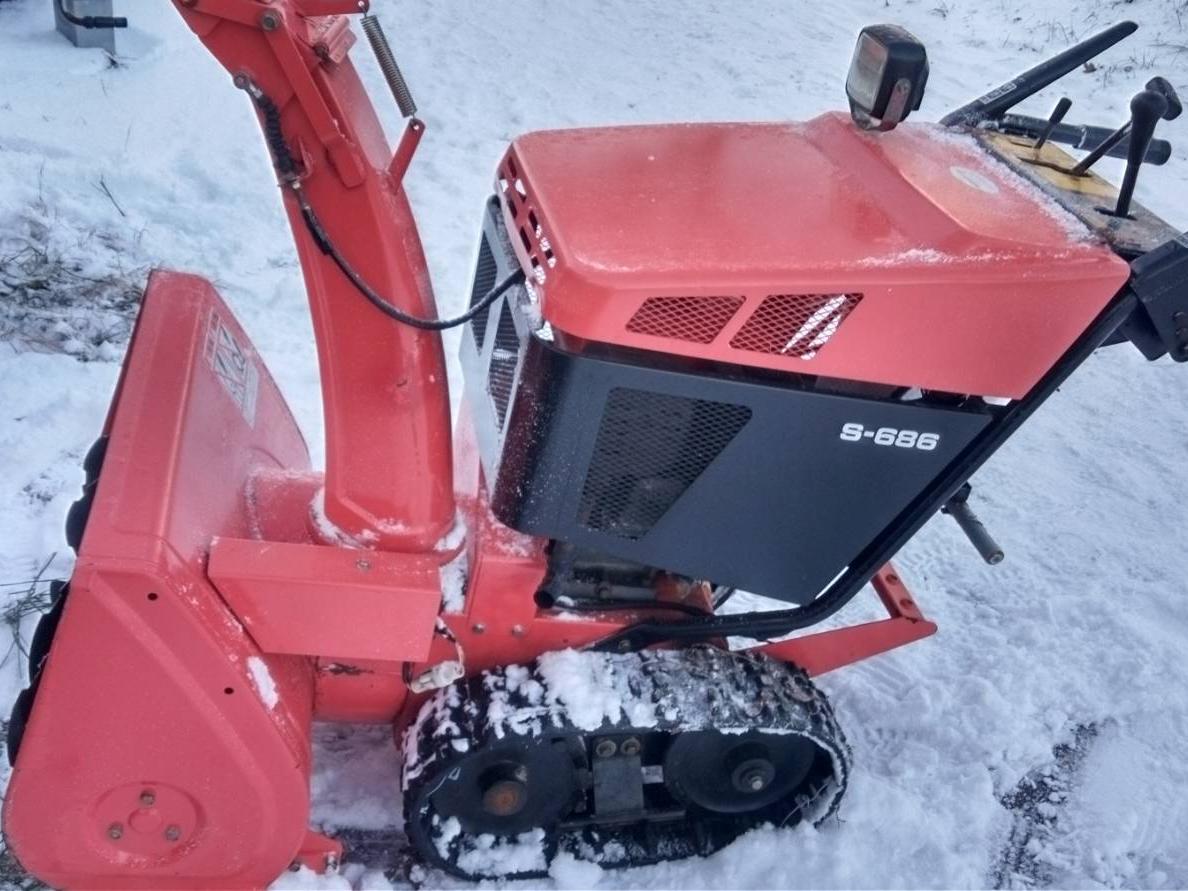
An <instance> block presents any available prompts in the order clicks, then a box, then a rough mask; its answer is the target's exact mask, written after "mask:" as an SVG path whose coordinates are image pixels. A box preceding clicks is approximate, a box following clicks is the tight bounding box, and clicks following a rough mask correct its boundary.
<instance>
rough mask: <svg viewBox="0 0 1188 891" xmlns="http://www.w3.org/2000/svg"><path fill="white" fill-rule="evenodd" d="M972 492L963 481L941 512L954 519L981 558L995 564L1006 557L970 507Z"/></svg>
mask: <svg viewBox="0 0 1188 891" xmlns="http://www.w3.org/2000/svg"><path fill="white" fill-rule="evenodd" d="M972 494H973V487H972V486H970V484H969V483H965V484H964V485H963V486H962V487H961V488H960V489H958V490H957V491H956V492H954V493H953V497H952V498H950V499H949V500H948V501H947V502H945V506H944V507H942V508H941V513H946V514H948V515H949V516H950V517H952V518H953V519H954V520H956V521H957V525H958V526H960V527H961V531H962V532H964V533H965V537H966V538H968V539H969V543H970V544H972V545H973V546H974V547H975V548H977V551H978V553H979V554H981V555H982V559H983V560H985V561H986V562H987V563H989V564H990V565H991V566H996V565H998V564H999V563H1001V562H1002V561H1003V558H1004V557H1006V552H1005V551H1004V550H1003V549H1002V548H1001V547H999V544H998V542H996V541H995V540H994V537H993V536H992V535H991V534H990V533H989V532H987V531H986V527H985V526H983V525H982V521H981V520H979V519H978V517H977V514H975V513H974V512H973V510H971V509H970V506H969V496H970V495H972Z"/></svg>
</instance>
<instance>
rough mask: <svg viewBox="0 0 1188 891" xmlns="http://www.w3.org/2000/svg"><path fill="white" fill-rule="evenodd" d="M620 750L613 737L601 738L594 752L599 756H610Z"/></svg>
mask: <svg viewBox="0 0 1188 891" xmlns="http://www.w3.org/2000/svg"><path fill="white" fill-rule="evenodd" d="M618 750H619V747H618V746H617V745H615V741H614V740H613V739H600V740H598V742H597V744H596V745H595V746H594V754H595V755H597V756H598V757H599V758H610V757H611V756H612V755H614V754H615V752H617V751H618Z"/></svg>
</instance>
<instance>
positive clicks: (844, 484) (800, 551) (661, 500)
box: [462, 202, 992, 603]
mask: <svg viewBox="0 0 1188 891" xmlns="http://www.w3.org/2000/svg"><path fill="white" fill-rule="evenodd" d="M517 262H518V261H517V259H516V257H515V254H514V252H513V251H512V249H511V246H510V244H509V241H508V237H507V234H506V230H505V228H504V227H503V225H502V223H501V220H500V218H499V209H498V206H497V204H496V203H495V202H492V203H491V204H490V205H489V206H488V213H487V217H486V220H485V225H484V230H483V242H482V246H481V248H480V256H479V268H478V271H477V274H476V277H475V286H474V295H475V296H476V297H478V298H481V296H482V295H483V294H484V293H485V292H486V290H487V289H488V288H489V287H490V286H489V285H488V284H487V283H488V282H493V281H497V280H501V279H502V278H503V277H504V276H505V275H507V273H508V271H509V270H511V269H514V268H515V264H516V263H517ZM550 336H551V333H550V329H549V328H548V326H545V325H541V324H540V321H539V310H538V306H537V304H536V303H535V301H534V299H533V294H532V292H531V291H530V289H529V288H526V287H524V286H520V287H517V288H514V289H512V290H511V291H509V292H508V295H507V297H506V298H505V299H503V300H500V301H499V302H497V303H496V304H495V305H494V306H492V307H491V310H490V312H489V313H487V314H486V315H485V316H483V317H482V318H481V319H476V321H475V323H474V324H473V325H472V326H471V330H470V331H469V332H468V334H467V336H465V337H464V345H463V355H462V358H463V364H464V368H465V370H466V378H467V386H468V401H469V404H470V407H471V409H472V412H473V414H474V421H475V430H476V436H477V439H478V442H479V447H480V452H481V455H482V459H483V470H484V474H485V477H486V481H487V488H488V493H489V495H490V497H491V502H492V507H493V509H494V511H495V514H496V515H497V516H498V517H499V519H500V520H501V521H503V522H504V523H506V524H507V525H509V526H512V527H513V528H515V529H518V530H520V531H522V532H527V533H531V534H534V535H540V536H544V537H548V538H554V539H560V540H562V541H567V542H571V543H574V544H577V545H580V546H582V547H586V548H590V549H592V550H596V551H600V552H602V553H606V554H612V555H615V556H617V557H621V558H623V559H628V560H633V561H636V562H638V563H641V564H644V565H647V566H655V567H659V568H662V569H666V570H670V571H674V572H679V573H681V574H684V575H689V576H692V577H694V578H701V579H708V580H711V581H713V582H715V583H718V584H726V585H732V586H736V587H740V588H745V589H747V590H750V591H756V592H760V593H763V594H766V595H769V596H772V597H776V598H779V599H782V600H787V601H790V602H793V603H806V602H808V601H809V600H811V599H813V598H814V597H815V596H816V595H817V594H818V593H819V592H820V591H821V590H823V589H824V588H825V587H826V586H827V585H828V584H829V582H830V581H831V580H832V579H833V578H834V577H835V576H837V575H838V573H839V572H841V571H842V570H843V569H844V568H845V567H846V566H848V565H849V564H850V562H851V561H852V560H853V559H854V558H855V557H856V556H857V555H858V554H859V553H861V552H862V551H863V549H864V548H866V547H867V546H868V545H870V544H871V542H872V541H874V540H875V539H876V537H878V536H879V535H880V534H881V533H882V531H883V530H884V529H886V528H887V527H888V526H890V525H891V524H892V522H893V521H894V519H895V518H896V517H897V516H898V515H899V514H900V513H901V512H902V511H903V510H904V509H905V508H906V507H907V506H908V504H909V503H910V502H911V501H912V499H913V498H915V497H916V496H917V495H918V494H919V493H920V492H921V491H922V490H923V489H924V488H925V487H926V485H927V484H928V483H930V482H931V481H932V480H933V479H934V478H935V477H936V476H937V475H938V474H939V473H940V472H941V471H942V470H943V469H944V468H945V467H946V466H947V465H948V464H949V463H950V462H951V461H953V460H954V459H956V458H957V456H958V455H960V453H961V452H962V451H963V450H964V449H965V448H966V446H968V445H969V443H970V442H971V441H972V440H973V439H974V438H975V437H976V436H977V435H978V434H979V433H980V432H981V431H982V430H983V429H984V428H985V427H986V425H987V424H988V423H989V422H990V421H991V417H992V415H991V409H990V408H989V407H988V406H986V405H985V403H983V402H981V401H980V400H965V401H963V402H961V403H960V404H958V405H955V406H952V407H938V406H937V405H935V404H925V402H924V401H922V400H915V401H904V400H903V399H901V398H897V397H893V396H892V397H887V396H885V397H883V398H873V397H862V396H854V395H846V394H844V393H840V392H836V391H830V390H827V389H821V388H819V387H814V385H813V383H812V381H811V379H804V378H801V377H799V376H792V375H773V374H771V373H769V372H763V371H759V370H755V369H739V368H735V369H730V368H722V367H716V366H706V365H698V364H696V363H690V362H688V361H687V360H683V359H680V358H679V357H676V358H673V359H671V360H663V359H662V358H661V357H657V356H655V355H650V354H645V353H639V352H634V351H628V350H623V349H613V348H607V347H601V346H599V345H592V344H581V345H574V346H572V347H568V346H562V345H561V344H560V343H559V342H557V341H554V340H551V339H550Z"/></svg>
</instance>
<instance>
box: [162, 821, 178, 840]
mask: <svg viewBox="0 0 1188 891" xmlns="http://www.w3.org/2000/svg"><path fill="white" fill-rule="evenodd" d="M179 838H181V827H180V826H178V825H177V824H176V823H170V824H169V825H168V826H166V827H165V840H166V841H177V840H178V839H179Z"/></svg>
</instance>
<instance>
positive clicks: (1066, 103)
mask: <svg viewBox="0 0 1188 891" xmlns="http://www.w3.org/2000/svg"><path fill="white" fill-rule="evenodd" d="M1070 108H1072V100H1071V99H1069V98H1068V97H1067V96H1063V97H1061V99H1060V101H1059V102H1057V103H1056V107H1055V108H1053V109H1052V113H1051V114H1050V115H1048V125H1047V126H1046V127H1044V130H1043V132H1042V133H1040V135H1039V139H1037V140H1036V141H1035V150H1036V151H1039V150H1040V149H1042V148H1043V147H1044V143H1045V142H1047V141H1048V137H1049V136H1051V135H1052V131H1053V130H1055V129H1056V125H1057V124H1059V123H1060V122H1061V121H1063V120H1064V116H1065V115H1066V114H1068V110H1069V109H1070Z"/></svg>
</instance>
